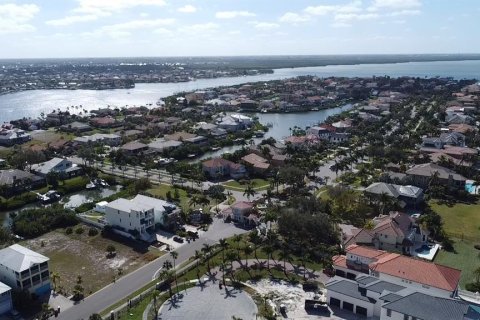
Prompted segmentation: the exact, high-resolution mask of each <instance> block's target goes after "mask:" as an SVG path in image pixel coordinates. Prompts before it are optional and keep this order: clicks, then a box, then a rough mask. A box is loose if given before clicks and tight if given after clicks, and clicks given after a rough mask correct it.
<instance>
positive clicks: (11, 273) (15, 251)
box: [0, 244, 50, 296]
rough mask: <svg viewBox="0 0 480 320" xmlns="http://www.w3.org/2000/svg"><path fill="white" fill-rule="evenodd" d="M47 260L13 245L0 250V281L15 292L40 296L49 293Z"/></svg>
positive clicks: (33, 252)
mask: <svg viewBox="0 0 480 320" xmlns="http://www.w3.org/2000/svg"><path fill="white" fill-rule="evenodd" d="M49 260H50V259H49V258H47V257H45V256H43V255H41V254H39V253H37V252H35V251H32V250H30V249H27V248H25V247H22V246H21V245H18V244H14V245H11V246H10V247H7V248H5V249H2V250H0V281H1V282H3V283H5V284H7V285H9V286H10V287H12V288H13V289H14V290H16V291H27V292H29V293H31V294H35V295H37V296H41V295H44V294H47V293H49V292H50V271H49V266H48V262H49Z"/></svg>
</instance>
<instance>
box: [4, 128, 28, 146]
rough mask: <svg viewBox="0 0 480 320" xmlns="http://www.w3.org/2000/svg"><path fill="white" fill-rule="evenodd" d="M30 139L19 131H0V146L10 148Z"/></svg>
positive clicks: (26, 134)
mask: <svg viewBox="0 0 480 320" xmlns="http://www.w3.org/2000/svg"><path fill="white" fill-rule="evenodd" d="M31 139H32V137H31V136H30V134H28V133H26V132H25V131H23V130H21V129H4V128H2V129H1V130H0V146H4V147H11V146H13V145H16V144H22V143H25V142H28V141H30V140H31Z"/></svg>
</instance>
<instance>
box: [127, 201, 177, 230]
mask: <svg viewBox="0 0 480 320" xmlns="http://www.w3.org/2000/svg"><path fill="white" fill-rule="evenodd" d="M131 201H132V202H134V203H138V204H139V205H140V206H150V207H153V215H154V223H155V225H161V226H162V227H164V228H172V227H174V226H175V224H176V223H177V222H178V220H179V216H180V209H179V208H177V206H176V205H174V204H173V203H170V202H168V201H165V200H162V199H157V198H152V197H147V196H144V195H141V194H139V195H136V196H135V198H133V199H132V200H131Z"/></svg>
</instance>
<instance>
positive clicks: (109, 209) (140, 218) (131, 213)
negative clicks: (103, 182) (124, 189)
mask: <svg viewBox="0 0 480 320" xmlns="http://www.w3.org/2000/svg"><path fill="white" fill-rule="evenodd" d="M105 220H106V221H107V223H108V225H110V226H112V227H113V228H114V229H119V230H121V231H123V232H128V233H130V234H131V235H132V236H136V235H135V233H137V235H138V236H139V237H140V238H141V239H142V240H145V241H148V240H150V238H151V234H150V232H151V231H153V229H154V226H155V222H154V207H153V206H151V205H147V204H140V203H138V202H135V201H132V200H127V199H123V198H120V199H117V200H115V201H112V202H110V203H109V204H108V205H106V206H105Z"/></svg>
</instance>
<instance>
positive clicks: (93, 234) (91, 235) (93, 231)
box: [88, 228, 98, 237]
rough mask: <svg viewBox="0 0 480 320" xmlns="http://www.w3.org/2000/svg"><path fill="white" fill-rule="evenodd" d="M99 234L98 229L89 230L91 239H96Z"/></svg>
mask: <svg viewBox="0 0 480 320" xmlns="http://www.w3.org/2000/svg"><path fill="white" fill-rule="evenodd" d="M97 234H98V230H97V229H95V228H90V229H88V235H89V236H90V237H95V236H96V235H97Z"/></svg>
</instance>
